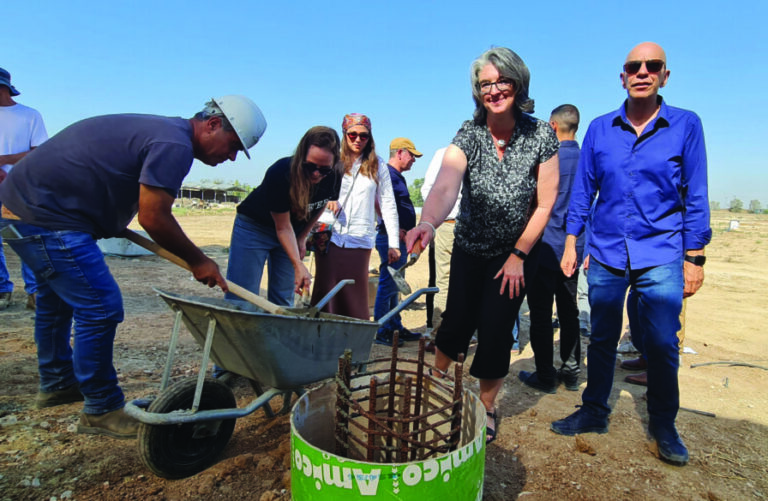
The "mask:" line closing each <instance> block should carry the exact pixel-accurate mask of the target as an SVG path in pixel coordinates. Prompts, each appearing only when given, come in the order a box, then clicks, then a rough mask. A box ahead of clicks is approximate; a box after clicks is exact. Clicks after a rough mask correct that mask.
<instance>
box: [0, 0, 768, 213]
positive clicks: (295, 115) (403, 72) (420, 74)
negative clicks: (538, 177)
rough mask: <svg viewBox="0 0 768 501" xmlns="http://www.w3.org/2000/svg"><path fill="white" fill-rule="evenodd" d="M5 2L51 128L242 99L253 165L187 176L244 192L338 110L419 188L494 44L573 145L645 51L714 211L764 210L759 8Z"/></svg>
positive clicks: (8, 34) (765, 40) (26, 74)
mask: <svg viewBox="0 0 768 501" xmlns="http://www.w3.org/2000/svg"><path fill="white" fill-rule="evenodd" d="M6 3H7V4H8V5H4V7H3V28H2V30H0V46H1V47H3V50H2V56H0V67H4V68H5V69H7V70H9V71H10V72H11V74H12V77H13V83H14V85H16V86H17V87H18V89H19V90H20V91H21V93H22V94H21V96H19V97H18V101H19V102H20V103H22V104H26V105H29V106H32V107H34V108H37V109H38V110H40V112H41V113H42V114H43V118H44V119H45V122H46V125H47V128H48V132H49V134H51V135H52V134H54V133H56V132H58V131H60V130H61V129H63V128H64V127H66V126H67V125H69V124H71V123H73V122H75V121H77V120H80V119H82V118H85V117H89V116H94V115H101V114H107V113H122V112H138V113H156V114H161V115H171V116H184V117H189V116H192V115H193V114H194V113H195V112H196V111H198V110H199V109H201V108H202V105H203V104H204V102H205V101H206V100H208V99H209V98H211V97H213V96H220V95H224V94H245V95H247V96H249V97H251V98H252V99H253V100H254V101H256V103H258V104H259V106H260V107H261V109H262V110H263V112H264V114H265V116H266V118H267V122H268V127H267V132H266V134H265V136H264V137H263V138H262V140H261V142H260V143H259V144H258V145H257V146H255V147H254V148H253V149H251V155H252V160H251V161H248V160H247V159H246V158H245V157H244V156H243V157H242V158H238V160H237V161H236V162H235V163H234V164H233V163H226V164H222V165H220V166H219V167H216V168H215V169H213V168H210V167H207V166H204V165H202V164H197V163H196V165H195V166H193V168H192V171H191V172H190V175H189V176H188V178H187V180H189V181H194V180H199V179H202V178H207V179H223V180H227V181H233V180H235V179H237V180H239V181H241V182H245V183H249V184H252V185H256V184H258V183H260V181H261V179H262V177H263V174H264V170H265V169H266V168H267V167H268V166H269V165H271V164H272V162H274V161H275V160H276V159H278V158H280V157H282V156H286V155H290V154H291V153H292V151H293V149H294V148H295V146H296V143H297V142H298V140H299V139H300V138H301V136H302V134H303V133H304V132H305V131H306V130H307V129H308V128H309V127H311V126H313V125H318V124H322V125H329V126H331V127H334V128H336V129H337V130H339V129H340V128H341V127H340V126H341V120H342V118H343V116H344V114H345V113H350V112H359V113H365V114H367V115H368V116H369V117H370V118H371V120H372V122H373V135H374V138H375V140H376V143H377V145H378V151H379V153H380V154H381V155H382V156H383V157H384V158H386V156H387V148H388V145H389V141H390V140H391V139H393V138H394V137H397V136H407V137H409V138H411V139H412V140H413V141H414V143H415V144H416V147H417V148H418V149H420V150H421V151H422V152H423V153H424V154H425V156H424V158H422V159H420V160H419V161H417V162H416V164H414V167H413V170H412V171H411V172H410V173H408V174H406V178H407V179H408V181H409V183H410V182H412V181H413V179H416V178H419V177H423V176H424V172H425V170H426V167H427V164H428V163H429V159H430V157H431V156H432V154H433V153H434V151H435V150H436V149H438V148H440V147H441V146H444V145H446V144H448V143H450V141H451V139H452V138H453V135H454V134H455V132H456V130H458V128H459V126H460V124H461V123H462V121H464V120H466V119H468V118H470V116H471V114H472V109H473V104H472V99H471V92H470V87H469V66H470V64H471V62H472V60H473V59H474V58H475V57H477V56H478V55H480V54H481V53H482V52H483V51H484V50H486V49H488V48H490V47H491V46H506V47H509V48H511V49H513V50H514V51H516V52H517V53H518V54H519V55H520V56H521V57H522V58H523V60H524V61H525V62H526V64H527V65H528V67H529V68H530V70H531V89H530V93H531V97H533V98H534V99H535V101H536V111H535V113H534V115H535V116H538V117H539V118H542V119H547V118H548V116H549V112H550V111H551V110H552V108H554V107H555V106H557V105H559V104H562V103H572V104H575V105H576V106H578V107H579V109H580V110H581V116H582V127H581V131H580V133H579V134H578V136H577V139H579V140H581V138H582V137H583V135H582V132H583V131H585V130H586V126H587V123H588V122H589V121H590V120H591V119H593V118H595V117H596V116H598V115H600V114H603V113H606V112H608V111H610V110H613V109H615V108H617V107H618V106H619V104H620V103H621V102H622V100H623V99H624V97H625V91H624V90H623V89H622V88H621V86H620V82H619V72H620V71H621V64H622V63H623V61H624V58H625V57H626V54H627V53H628V52H629V50H630V49H631V48H632V47H633V46H634V45H636V44H637V43H639V42H642V41H646V40H652V41H655V42H657V43H659V44H661V45H662V46H663V47H664V48H665V50H666V52H667V59H668V66H669V68H670V70H671V72H672V74H671V77H670V81H669V84H668V85H667V87H666V88H665V89H663V92H662V94H663V96H664V98H665V99H666V100H667V102H668V103H669V104H671V105H674V106H679V107H682V108H687V109H691V110H693V111H695V112H697V113H698V114H699V116H700V117H701V119H702V121H703V123H704V131H705V137H706V142H707V151H708V155H709V188H710V199H711V200H716V201H718V202H720V204H721V205H723V206H727V203H728V202H729V201H730V200H731V199H732V198H733V197H738V198H740V199H742V201H743V202H744V204H745V206H746V205H747V204H748V202H749V200H752V199H758V200H760V201H761V203H762V204H763V206H768V172H767V171H768V169H766V160H765V157H764V156H763V154H765V150H764V149H763V146H764V145H763V142H764V141H765V136H764V134H763V132H761V130H760V127H762V124H763V123H764V116H763V114H762V113H763V112H764V111H765V110H766V109H767V108H768V97H766V92H767V90H766V87H765V84H766V82H768V64H766V63H765V54H766V52H768V35H767V34H766V31H765V28H764V23H765V20H766V19H768V2H766V1H765V0H745V1H741V2H737V3H733V4H722V3H716V4H710V3H707V2H701V1H695V2H693V1H687V0H685V1H677V2H658V1H653V0H651V1H646V2H643V3H642V4H637V5H642V7H640V6H637V7H630V4H629V3H626V2H615V1H589V0H585V1H582V2H567V3H565V2H526V3H522V2H480V3H475V2H472V3H470V2H454V1H441V2H436V1H435V2H432V1H426V2H414V1H411V2H402V1H389V2H364V1H357V2H356V1H345V2H303V1H294V2H275V1H270V2H263V1H261V2H260V1H250V2H245V1H236V0H230V1H228V2H198V1H184V2H181V1H162V0H155V1H152V2H149V1H144V0H136V1H126V2H96V1H91V2H89V1H78V0H71V1H67V2H58V1H53V0H51V1H35V0H26V1H24V2H21V1H17V2H6ZM710 5H711V6H710ZM749 110H754V111H755V112H756V113H757V114H756V115H755V114H751V113H749Z"/></svg>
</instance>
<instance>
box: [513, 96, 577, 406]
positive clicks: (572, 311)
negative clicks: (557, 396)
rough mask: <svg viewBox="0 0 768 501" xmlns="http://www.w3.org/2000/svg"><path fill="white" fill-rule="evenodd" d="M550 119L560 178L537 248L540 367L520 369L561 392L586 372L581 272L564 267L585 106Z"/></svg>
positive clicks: (533, 290)
mask: <svg viewBox="0 0 768 501" xmlns="http://www.w3.org/2000/svg"><path fill="white" fill-rule="evenodd" d="M549 124H550V125H551V126H552V129H554V131H555V134H557V139H558V140H559V141H560V152H559V157H560V183H559V193H558V195H557V202H556V203H555V207H554V208H553V209H552V215H551V217H550V218H549V223H547V227H546V228H545V229H544V235H543V236H542V237H541V241H540V242H539V243H537V244H536V247H534V249H535V250H534V252H536V253H537V257H538V267H537V269H536V274H535V275H534V277H533V280H532V281H531V282H530V283H529V284H528V307H529V309H530V312H531V348H533V355H534V359H535V361H536V372H528V371H520V374H519V378H520V381H522V382H523V383H524V384H526V385H528V386H530V387H532V388H535V389H537V390H539V391H543V392H544V393H555V392H556V390H557V387H558V385H559V384H560V382H563V383H564V384H565V387H566V389H568V390H571V391H577V390H578V389H579V383H578V380H579V374H580V372H581V368H580V364H581V339H580V336H579V309H578V306H577V304H576V288H577V281H578V271H577V272H576V273H574V274H573V275H572V276H570V277H566V276H565V275H564V274H563V272H562V270H561V269H560V259H561V258H562V257H563V249H564V246H565V236H566V235H565V216H566V212H567V210H568V201H569V200H570V197H571V187H572V186H573V180H574V178H575V177H576V166H577V165H578V163H579V143H577V142H576V131H577V130H578V128H579V110H578V109H577V108H576V107H575V106H573V105H572V104H563V105H561V106H558V107H557V108H555V109H554V110H552V114H551V115H550V117H549ZM583 244H584V242H583V238H582V239H581V240H580V241H579V242H577V244H576V248H577V257H578V259H579V262H580V261H581V255H582V252H583ZM553 299H554V300H555V302H556V303H557V318H558V320H559V324H560V359H561V361H562V365H561V367H560V368H559V369H557V370H555V367H554V365H553V363H552V358H553V351H554V329H553V328H552V300H553Z"/></svg>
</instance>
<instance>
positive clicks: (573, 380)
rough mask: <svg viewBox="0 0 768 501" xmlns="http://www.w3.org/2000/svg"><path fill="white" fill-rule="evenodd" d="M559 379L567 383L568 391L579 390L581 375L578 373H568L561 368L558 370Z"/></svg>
mask: <svg viewBox="0 0 768 501" xmlns="http://www.w3.org/2000/svg"><path fill="white" fill-rule="evenodd" d="M557 379H559V380H560V381H562V383H563V384H564V385H565V389H566V390H568V391H579V375H578V374H566V373H565V372H563V371H562V369H559V370H558V371H557Z"/></svg>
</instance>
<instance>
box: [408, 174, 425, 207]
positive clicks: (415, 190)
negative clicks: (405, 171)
mask: <svg viewBox="0 0 768 501" xmlns="http://www.w3.org/2000/svg"><path fill="white" fill-rule="evenodd" d="M423 185H424V178H421V179H414V180H413V184H412V185H410V186H409V187H408V195H409V196H410V197H411V202H413V206H414V207H421V206H423V205H424V199H423V198H422V197H421V187H422V186H423Z"/></svg>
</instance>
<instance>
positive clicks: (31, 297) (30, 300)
mask: <svg viewBox="0 0 768 501" xmlns="http://www.w3.org/2000/svg"><path fill="white" fill-rule="evenodd" d="M36 308H37V292H33V293H32V294H27V309H28V310H32V311H35V309H36Z"/></svg>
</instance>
